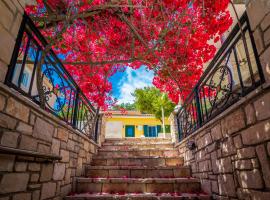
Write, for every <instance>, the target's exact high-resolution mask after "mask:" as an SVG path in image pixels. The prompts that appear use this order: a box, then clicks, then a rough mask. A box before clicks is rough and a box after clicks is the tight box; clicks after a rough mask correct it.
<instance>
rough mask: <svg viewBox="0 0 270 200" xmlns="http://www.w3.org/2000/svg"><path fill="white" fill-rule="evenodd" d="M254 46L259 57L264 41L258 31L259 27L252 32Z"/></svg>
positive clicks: (260, 32)
mask: <svg viewBox="0 0 270 200" xmlns="http://www.w3.org/2000/svg"><path fill="white" fill-rule="evenodd" d="M253 36H254V40H255V44H256V47H257V50H258V53H259V55H260V54H261V53H262V52H263V50H264V40H263V33H262V31H261V29H260V27H258V28H256V30H255V31H254V32H253Z"/></svg>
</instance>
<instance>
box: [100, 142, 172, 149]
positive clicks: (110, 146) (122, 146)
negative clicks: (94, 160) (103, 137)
mask: <svg viewBox="0 0 270 200" xmlns="http://www.w3.org/2000/svg"><path fill="white" fill-rule="evenodd" d="M102 149H104V150H115V151H117V150H133V149H141V150H144V149H174V144H172V143H165V144H149V143H148V144H136V145H129V144H118V145H114V144H108V143H103V144H102Z"/></svg>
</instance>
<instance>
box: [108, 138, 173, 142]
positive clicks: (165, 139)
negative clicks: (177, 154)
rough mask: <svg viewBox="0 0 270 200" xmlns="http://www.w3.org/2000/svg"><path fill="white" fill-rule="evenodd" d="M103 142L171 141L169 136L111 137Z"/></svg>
mask: <svg viewBox="0 0 270 200" xmlns="http://www.w3.org/2000/svg"><path fill="white" fill-rule="evenodd" d="M105 142H172V139H170V138H111V139H105Z"/></svg>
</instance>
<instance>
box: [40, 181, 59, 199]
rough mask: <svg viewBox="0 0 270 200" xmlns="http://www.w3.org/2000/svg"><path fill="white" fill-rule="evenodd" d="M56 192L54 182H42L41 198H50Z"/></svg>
mask: <svg viewBox="0 0 270 200" xmlns="http://www.w3.org/2000/svg"><path fill="white" fill-rule="evenodd" d="M55 192H56V183H52V182H48V183H43V184H42V189H41V198H40V199H41V200H43V199H48V198H52V197H54V196H55Z"/></svg>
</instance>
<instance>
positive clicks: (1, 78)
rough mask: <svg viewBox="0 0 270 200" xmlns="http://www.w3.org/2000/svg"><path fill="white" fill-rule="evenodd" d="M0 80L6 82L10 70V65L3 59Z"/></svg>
mask: <svg viewBox="0 0 270 200" xmlns="http://www.w3.org/2000/svg"><path fill="white" fill-rule="evenodd" d="M0 69H1V70H0V82H1V83H3V82H5V78H6V75H7V71H8V66H7V64H5V63H3V62H2V61H1V60H0Z"/></svg>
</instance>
